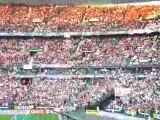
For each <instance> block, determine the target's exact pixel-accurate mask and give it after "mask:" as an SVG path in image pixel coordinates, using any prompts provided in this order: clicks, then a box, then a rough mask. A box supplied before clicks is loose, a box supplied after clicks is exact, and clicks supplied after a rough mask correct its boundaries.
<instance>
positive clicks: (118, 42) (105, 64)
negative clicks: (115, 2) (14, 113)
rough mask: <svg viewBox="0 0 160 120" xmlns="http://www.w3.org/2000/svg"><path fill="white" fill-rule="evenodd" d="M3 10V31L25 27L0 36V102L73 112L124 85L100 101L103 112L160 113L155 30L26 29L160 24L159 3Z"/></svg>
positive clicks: (159, 56) (159, 61)
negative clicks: (143, 32) (121, 32)
mask: <svg viewBox="0 0 160 120" xmlns="http://www.w3.org/2000/svg"><path fill="white" fill-rule="evenodd" d="M0 11H1V14H0V18H1V20H0V31H1V33H4V32H5V33H8V34H12V33H23V34H24V35H23V36H19V37H13V36H11V37H5V36H3V37H2V38H0V106H1V107H7V106H9V107H11V106H13V105H20V106H28V105H34V106H39V107H49V108H51V109H52V110H53V111H58V112H60V113H63V112H70V111H74V110H79V109H80V108H84V107H85V106H87V105H88V103H92V104H95V103H96V102H97V101H98V102H100V101H101V99H102V98H104V97H105V98H107V97H109V96H110V95H113V94H115V88H124V89H131V91H130V92H129V93H128V94H126V93H125V95H122V94H124V93H123V92H122V93H121V96H119V97H116V96H115V99H114V100H113V101H110V103H109V104H107V105H106V106H104V109H105V110H106V111H107V110H108V111H109V110H114V111H116V110H117V111H121V112H122V111H123V112H126V113H127V112H130V111H138V112H139V113H144V112H145V113H150V111H151V110H152V109H154V111H156V113H157V114H158V113H159V111H160V66H159V65H160V37H159V31H156V32H154V33H151V34H150V33H148V34H142V33H139V34H134V35H133V34H132V35H131V34H130V35H128V34H127V35H126V34H125V35H120V34H116V35H107V36H105V35H101V36H100V35H96V36H90V37H85V36H83V35H82V36H76V35H75V36H67V35H66V36H63V37H58V36H57V37H54V36H51V37H49V38H45V37H36V36H30V37H26V36H25V34H27V33H44V34H45V33H52V32H57V33H60V32H61V33H62V32H72V33H74V32H78V33H80V32H95V33H97V32H106V33H107V32H110V31H114V32H118V31H129V30H137V29H152V30H154V29H159V25H160V6H159V5H138V6H134V5H125V6H112V7H111V6H109V7H107V6H90V5H87V6H39V7H31V6H30V7H29V6H11V5H4V6H0ZM24 36H25V37H24ZM117 95H118V94H117ZM111 112H113V111H111ZM133 116H134V115H133ZM0 118H1V117H0ZM21 118H23V116H19V118H18V119H21ZM27 119H29V118H27ZM37 119H38V118H37ZM0 120H1V119H0ZM7 120H8V119H7Z"/></svg>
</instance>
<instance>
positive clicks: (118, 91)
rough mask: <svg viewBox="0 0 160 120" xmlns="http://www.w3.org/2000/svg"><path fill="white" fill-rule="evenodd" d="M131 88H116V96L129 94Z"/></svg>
mask: <svg viewBox="0 0 160 120" xmlns="http://www.w3.org/2000/svg"><path fill="white" fill-rule="evenodd" d="M131 91H132V90H131V88H115V89H114V92H115V96H119V97H120V96H125V95H127V94H130V93H131Z"/></svg>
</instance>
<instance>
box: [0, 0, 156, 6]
mask: <svg viewBox="0 0 160 120" xmlns="http://www.w3.org/2000/svg"><path fill="white" fill-rule="evenodd" d="M149 1H159V0H0V3H1V4H25V5H44V4H47V5H53V4H78V5H79V4H88V5H89V4H96V5H98V4H118V3H135V2H149Z"/></svg>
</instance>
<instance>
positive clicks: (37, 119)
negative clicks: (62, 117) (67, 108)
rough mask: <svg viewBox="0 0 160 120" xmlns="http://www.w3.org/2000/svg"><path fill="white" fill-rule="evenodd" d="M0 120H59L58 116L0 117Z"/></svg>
mask: <svg viewBox="0 0 160 120" xmlns="http://www.w3.org/2000/svg"><path fill="white" fill-rule="evenodd" d="M0 120H59V119H58V115H56V114H48V115H16V116H10V115H0Z"/></svg>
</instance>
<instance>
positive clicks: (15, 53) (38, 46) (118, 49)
mask: <svg viewBox="0 0 160 120" xmlns="http://www.w3.org/2000/svg"><path fill="white" fill-rule="evenodd" d="M33 49H34V50H36V51H37V53H36V54H35V55H34V56H30V52H31V51H32V50H33ZM159 50H160V38H159V35H150V36H126V37H121V36H115V37H91V38H69V39H64V38H63V39H62V38H55V39H51V38H50V39H38V38H32V39H2V40H1V41H0V64H1V65H14V64H27V63H28V64H29V63H31V64H56V65H57V66H58V65H59V66H63V65H65V66H67V65H68V66H105V65H122V66H125V65H141V64H147V65H149V64H158V63H159V62H160V54H159V53H160V52H159Z"/></svg>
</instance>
